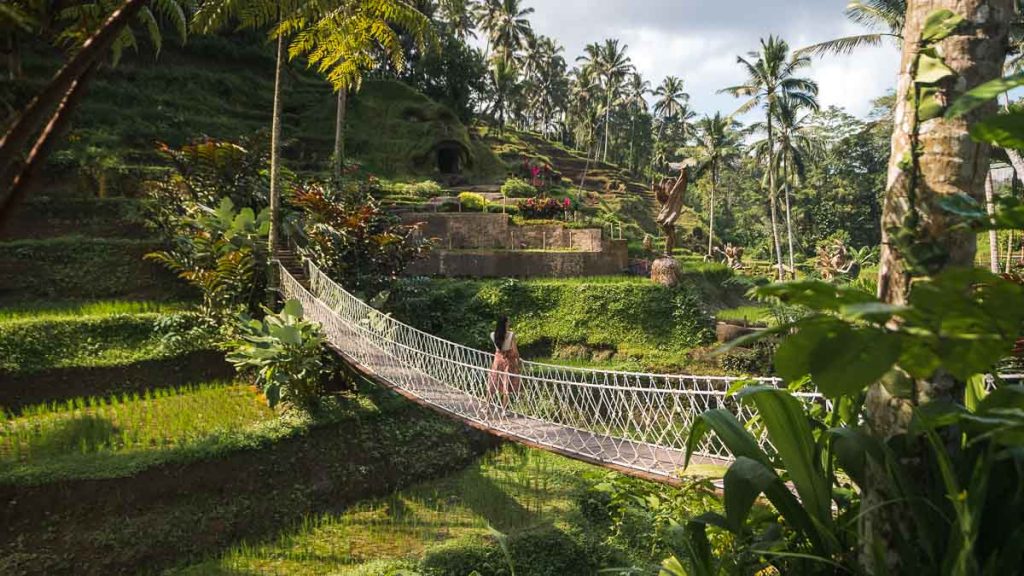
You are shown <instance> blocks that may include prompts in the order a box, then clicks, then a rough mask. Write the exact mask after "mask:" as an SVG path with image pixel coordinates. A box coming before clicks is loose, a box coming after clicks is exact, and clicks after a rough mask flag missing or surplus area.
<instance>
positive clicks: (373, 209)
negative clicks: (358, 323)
mask: <svg viewBox="0 0 1024 576" xmlns="http://www.w3.org/2000/svg"><path fill="white" fill-rule="evenodd" d="M291 203H292V204H293V205H294V206H295V207H296V208H299V209H300V210H302V220H301V224H300V229H299V231H298V234H297V236H298V238H296V239H297V240H298V241H299V242H298V243H299V245H300V251H301V252H302V254H303V256H305V257H306V258H309V259H310V260H311V261H312V262H313V263H314V264H316V266H318V267H319V268H320V269H321V270H322V271H323V272H324V273H325V274H327V275H328V276H329V277H331V278H333V279H334V280H335V281H337V282H339V283H341V284H342V285H343V286H345V287H346V288H347V289H349V290H352V291H354V292H358V293H361V294H366V295H368V296H370V297H373V296H375V295H376V294H378V293H379V292H380V291H382V290H384V289H386V288H387V287H388V286H389V285H391V283H393V282H394V281H395V279H396V278H397V277H398V276H399V274H401V273H402V271H403V270H405V268H406V266H408V264H409V263H410V262H412V261H413V260H415V259H416V258H418V257H420V256H421V255H422V254H423V253H424V252H426V251H427V250H429V249H430V243H429V241H428V240H427V239H425V238H423V237H422V235H420V234H418V233H417V231H416V230H415V229H414V228H412V227H410V226H405V225H402V224H401V222H400V220H399V219H398V218H397V217H396V216H395V215H393V214H390V213H388V212H386V211H385V210H384V209H383V208H381V206H380V204H379V203H378V202H377V201H376V200H375V199H374V197H373V195H372V192H371V185H370V184H366V183H362V182H357V181H352V182H346V183H345V184H343V185H342V186H341V187H340V188H339V187H327V186H321V185H317V184H310V185H307V186H301V187H297V188H295V189H294V190H293V191H292V197H291Z"/></svg>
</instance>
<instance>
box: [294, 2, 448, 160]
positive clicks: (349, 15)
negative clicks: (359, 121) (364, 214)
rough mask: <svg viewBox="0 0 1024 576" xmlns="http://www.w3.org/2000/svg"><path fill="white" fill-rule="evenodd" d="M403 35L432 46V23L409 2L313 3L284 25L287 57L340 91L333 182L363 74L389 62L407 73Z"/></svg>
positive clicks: (419, 45) (342, 154) (398, 69)
mask: <svg viewBox="0 0 1024 576" xmlns="http://www.w3.org/2000/svg"><path fill="white" fill-rule="evenodd" d="M397 29H401V30H402V32H403V34H404V35H405V36H406V37H411V38H412V41H413V42H414V43H415V44H416V45H417V46H418V47H423V46H425V45H426V44H427V43H428V42H429V41H432V40H433V28H432V27H431V24H430V19H429V18H427V17H426V16H425V15H424V14H423V13H421V12H420V11H418V10H417V9H416V8H415V7H414V6H413V5H412V4H411V3H409V2H407V1H406V0H330V1H329V2H309V3H308V4H307V5H306V6H305V7H304V8H303V9H302V10H300V11H298V12H296V13H295V14H294V15H293V16H291V17H290V18H287V19H284V20H283V21H282V23H281V25H280V26H279V27H278V30H277V33H278V34H279V35H282V36H283V35H288V36H292V35H293V36H294V38H293V40H292V42H291V44H290V45H289V46H288V57H289V58H292V59H294V58H298V57H304V58H306V60H307V62H308V63H309V66H310V67H315V68H316V69H317V70H318V71H319V72H320V74H322V75H323V76H324V77H325V78H326V79H327V81H328V82H330V83H331V85H332V86H333V87H334V89H335V90H336V91H337V93H338V96H337V115H336V121H335V133H334V160H333V164H334V166H333V168H334V170H333V171H334V176H335V177H336V178H340V177H341V172H342V164H343V160H344V141H345V137H344V123H345V105H346V100H347V96H348V94H349V93H350V92H358V91H359V88H360V87H361V85H362V80H363V74H364V73H365V72H367V71H368V70H371V69H373V68H374V67H375V66H376V65H377V63H378V61H379V60H380V59H386V60H387V61H388V62H389V63H390V64H391V66H392V67H394V68H395V70H397V71H401V70H402V69H403V68H404V67H405V64H406V62H405V51H404V49H403V46H402V39H401V37H400V36H399V33H398V32H397V31H396V30H397Z"/></svg>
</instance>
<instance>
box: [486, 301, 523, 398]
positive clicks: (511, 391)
mask: <svg viewBox="0 0 1024 576" xmlns="http://www.w3.org/2000/svg"><path fill="white" fill-rule="evenodd" d="M491 342H492V343H493V344H494V363H493V364H491V373H490V377H489V378H488V380H487V395H488V396H489V398H490V401H491V403H492V404H497V405H499V406H501V408H502V409H503V410H504V409H507V408H508V405H509V400H510V398H511V397H512V396H513V395H515V394H516V393H517V392H519V376H518V374H519V348H518V347H517V346H516V333H515V332H513V331H511V330H509V329H508V318H507V317H505V316H502V317H501V318H499V319H498V323H497V325H496V326H495V327H494V332H491Z"/></svg>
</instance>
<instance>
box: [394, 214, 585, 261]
mask: <svg viewBox="0 0 1024 576" xmlns="http://www.w3.org/2000/svg"><path fill="white" fill-rule="evenodd" d="M401 217H402V222H403V223H404V224H419V225H420V226H421V230H422V231H423V235H424V236H426V237H427V238H437V239H439V240H440V241H441V242H440V247H441V248H445V249H448V250H476V249H498V250H579V251H581V252H600V251H601V250H603V246H602V240H601V232H602V231H601V230H597V229H583V230H570V229H567V228H563V227H562V226H558V225H555V224H552V225H550V226H513V225H512V224H511V223H510V222H509V217H508V215H507V214H476V213H468V214H467V213H444V214H431V213H407V214H402V216H401Z"/></svg>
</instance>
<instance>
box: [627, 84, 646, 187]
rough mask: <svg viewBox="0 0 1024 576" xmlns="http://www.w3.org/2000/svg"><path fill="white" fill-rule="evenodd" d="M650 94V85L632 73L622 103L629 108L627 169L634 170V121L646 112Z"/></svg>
mask: <svg viewBox="0 0 1024 576" xmlns="http://www.w3.org/2000/svg"><path fill="white" fill-rule="evenodd" d="M650 93H651V83H650V82H648V81H647V80H644V77H643V76H641V75H640V74H638V73H636V72H634V73H633V74H630V75H629V80H628V81H627V82H626V94H625V98H624V99H623V103H624V104H625V105H626V106H628V107H629V110H630V115H629V116H630V119H629V169H630V170H636V165H637V163H636V158H635V157H634V152H635V148H636V120H637V117H638V116H640V114H641V113H642V112H646V111H647V95H648V94H650Z"/></svg>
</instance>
